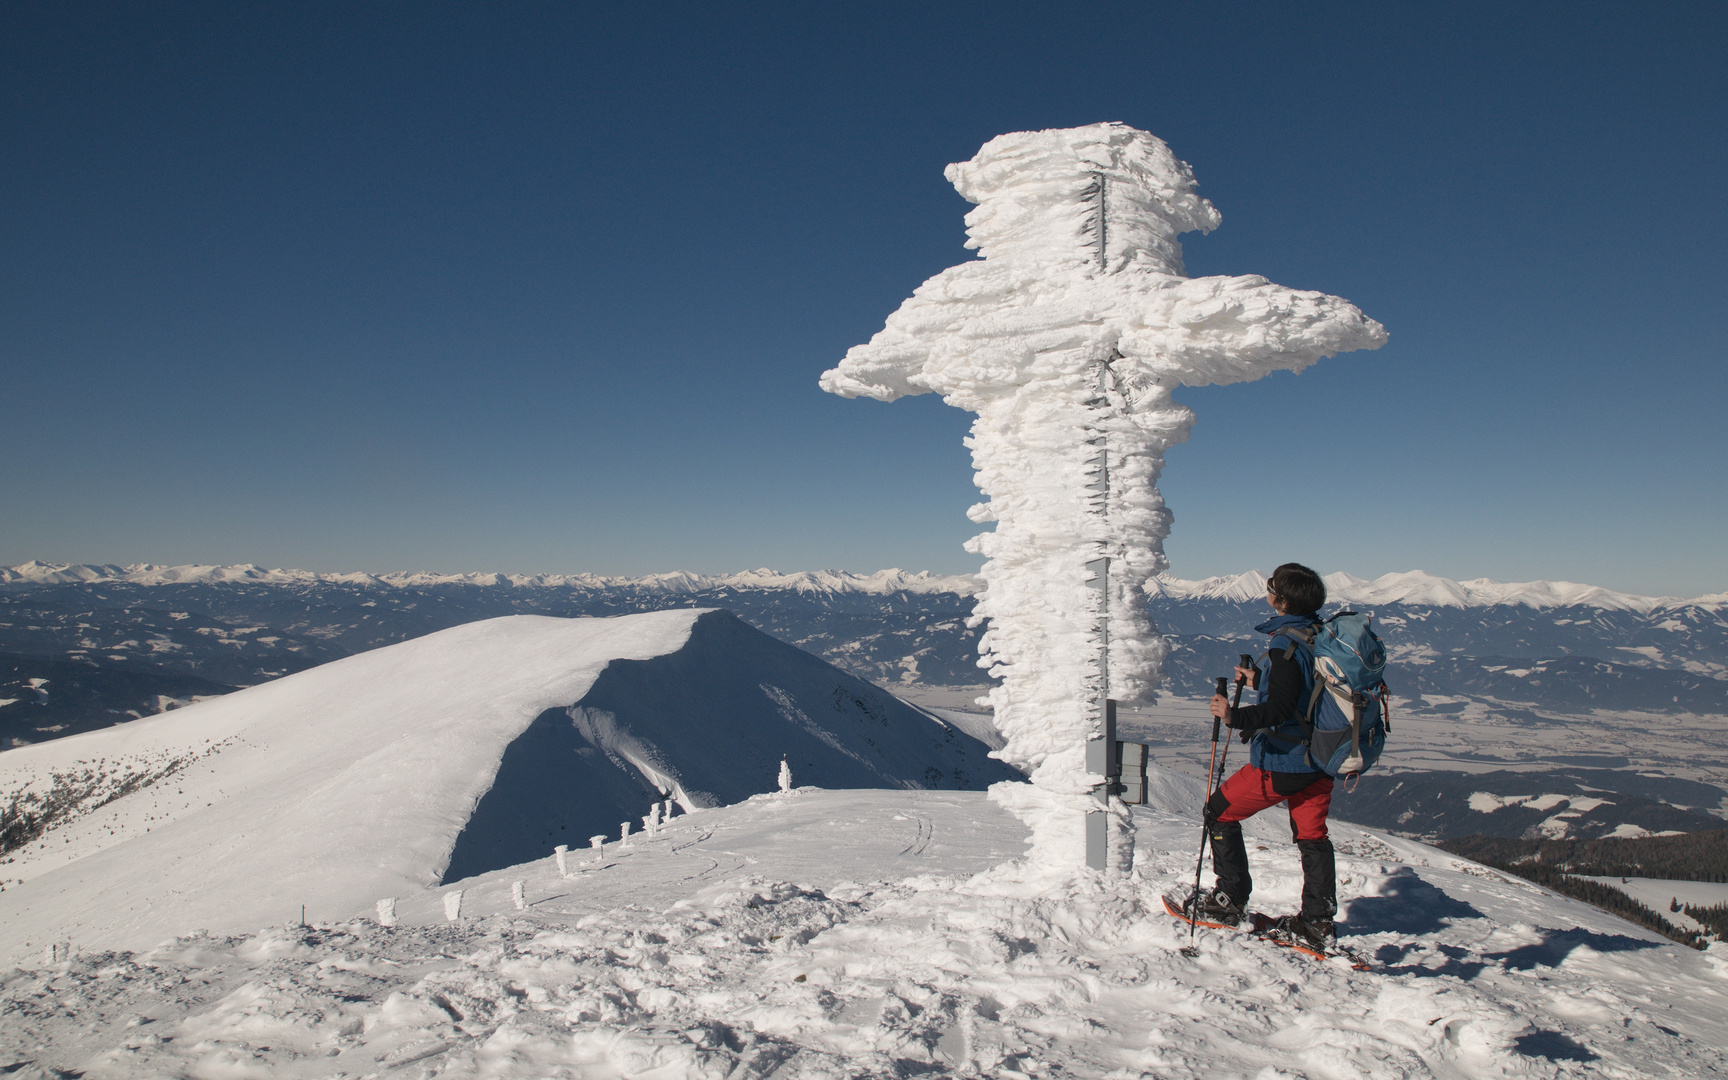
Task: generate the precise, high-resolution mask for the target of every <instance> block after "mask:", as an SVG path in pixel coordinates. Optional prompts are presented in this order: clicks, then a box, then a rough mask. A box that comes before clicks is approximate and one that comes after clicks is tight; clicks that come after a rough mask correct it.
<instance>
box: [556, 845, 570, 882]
mask: <svg viewBox="0 0 1728 1080" xmlns="http://www.w3.org/2000/svg"><path fill="white" fill-rule="evenodd" d="M569 851H570V848H569V847H568V846H567V845H565V844H559V845H558V846H557V847H555V848H553V849H552V861H553V862H555V863H557V864H558V876H559V877H561V878H563V877H569V876H570V867H569V865H568V864H567V863H566V861H565V860H566V859H567V858H568V855H569Z"/></svg>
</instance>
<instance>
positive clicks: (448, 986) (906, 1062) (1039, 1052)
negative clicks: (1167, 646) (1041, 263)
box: [0, 776, 1728, 1080]
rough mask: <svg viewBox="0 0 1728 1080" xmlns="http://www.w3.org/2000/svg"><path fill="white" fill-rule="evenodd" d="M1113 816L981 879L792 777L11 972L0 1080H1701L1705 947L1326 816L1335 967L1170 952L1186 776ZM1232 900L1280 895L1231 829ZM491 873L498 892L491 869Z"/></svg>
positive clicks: (1255, 851)
mask: <svg viewBox="0 0 1728 1080" xmlns="http://www.w3.org/2000/svg"><path fill="white" fill-rule="evenodd" d="M1156 788H1157V797H1158V800H1159V805H1156V806H1152V807H1146V808H1137V809H1136V810H1135V811H1134V813H1135V816H1136V818H1137V821H1138V826H1139V827H1138V830H1137V832H1138V837H1139V842H1140V851H1139V858H1138V859H1137V866H1138V868H1139V869H1138V871H1137V873H1136V875H1135V876H1133V877H1131V878H1125V879H1121V880H1118V881H1116V882H1114V883H1104V882H1098V881H1086V880H1084V879H1082V880H1079V881H1071V882H1068V883H1066V884H1063V885H1061V886H1059V887H1051V886H1050V884H1049V883H1048V882H1047V881H1044V882H1040V883H1033V882H1029V881H1027V880H1025V879H1023V878H1021V877H1018V876H1016V875H1015V874H1013V873H1006V874H1005V873H1003V872H1000V871H986V872H985V873H983V874H981V875H980V874H979V873H978V872H979V871H980V870H985V868H986V867H988V866H990V865H991V864H992V863H994V862H997V861H999V860H1001V859H1002V858H1004V857H1005V856H1006V855H1008V854H1010V853H1011V852H1012V851H1013V850H1014V849H1016V848H1017V847H1018V846H1019V834H1020V829H1019V828H1018V827H1017V826H1016V825H1015V823H1014V822H1013V821H1012V819H1010V818H1009V817H1008V815H1007V814H1005V813H1003V812H1002V811H1001V810H1000V809H998V808H997V807H995V806H993V805H991V804H990V803H989V802H988V801H987V800H986V799H985V797H984V796H982V795H980V794H972V793H958V792H909V791H867V792H841V791H818V790H813V789H808V788H805V789H799V790H797V791H794V792H790V793H787V794H784V795H782V794H772V795H764V796H757V797H755V798H753V799H751V800H749V801H748V802H745V803H742V804H739V805H737V806H732V807H727V808H724V809H721V810H714V811H707V812H705V813H704V814H701V815H697V816H695V817H691V818H684V819H679V820H676V821H674V822H673V823H672V825H671V826H670V827H668V828H667V829H666V830H664V831H663V832H662V833H661V834H660V835H659V836H658V837H657V838H655V839H653V840H643V841H642V842H640V843H639V844H638V845H637V846H636V847H634V848H631V849H629V850H627V851H621V852H616V853H614V854H613V855H611V856H610V857H609V858H608V859H607V861H606V863H605V865H603V866H595V867H591V868H585V869H582V870H580V871H577V872H575V873H574V875H573V876H572V877H568V878H560V877H559V876H558V875H557V873H556V870H555V868H554V867H553V866H552V865H551V860H549V859H542V860H539V861H538V862H536V863H534V864H531V865H527V866H521V867H512V868H510V869H508V870H504V871H500V872H498V873H496V874H492V875H487V876H485V877H482V878H478V879H475V880H472V881H470V882H467V883H465V892H464V900H463V912H464V913H465V914H464V915H463V917H462V918H461V919H460V920H459V921H456V922H449V921H446V920H445V918H444V915H443V906H442V903H441V898H440V896H439V894H437V893H435V892H434V893H426V894H423V895H420V896H416V897H413V898H410V899H408V900H407V901H405V902H404V903H403V904H402V905H401V908H400V910H401V916H402V918H401V925H399V926H396V927H393V928H384V927H380V926H378V925H377V924H376V923H375V922H373V921H372V920H370V919H363V918H352V917H347V916H334V915H332V916H324V915H319V914H317V913H314V914H313V915H312V917H311V918H310V920H309V921H310V922H311V924H312V925H307V926H298V925H289V926H285V927H284V926H280V925H278V926H273V927H265V928H261V929H258V930H257V931H256V932H251V933H246V934H241V935H235V936H222V935H210V934H200V933H197V932H191V933H187V934H185V935H182V936H180V937H177V938H175V939H171V940H165V941H163V942H161V943H160V944H158V945H156V946H155V947H154V948H151V949H149V950H140V951H137V952H105V951H98V950H93V949H89V948H85V949H82V950H79V955H77V956H76V957H75V958H72V959H61V960H56V961H41V960H33V961H32V962H31V963H27V964H25V965H24V966H23V967H22V968H20V969H16V970H13V971H12V972H11V973H10V974H8V975H7V976H6V977H5V978H4V981H3V985H0V1014H4V1015H5V1017H6V1021H5V1022H4V1023H0V1061H4V1062H6V1063H7V1064H8V1065H10V1066H11V1067H12V1070H13V1074H14V1075H22V1076H55V1075H83V1076H85V1077H88V1078H90V1080H131V1078H138V1080H143V1078H145V1077H154V1076H193V1077H228V1076H233V1077H245V1076H258V1077H266V1076H267V1077H271V1078H273V1080H275V1078H281V1080H300V1078H306V1080H312V1078H323V1077H332V1076H343V1075H346V1076H349V1077H364V1076H379V1077H385V1076H410V1077H415V1076H420V1077H425V1076H434V1075H436V1076H439V1077H451V1078H463V1077H475V1078H478V1077H486V1078H489V1080H541V1078H545V1077H559V1076H568V1077H643V1078H652V1080H726V1078H735V1080H743V1078H751V1077H756V1078H764V1077H768V1076H773V1077H775V1078H776V1080H817V1078H828V1080H832V1078H838V1077H847V1078H854V1077H856V1078H883V1080H886V1078H895V1080H899V1078H903V1077H908V1076H931V1077H992V1078H994V1077H1046V1076H1065V1077H1075V1078H1086V1080H1106V1078H1109V1080H1120V1078H1125V1077H1153V1076H1156V1077H1188V1078H1195V1080H1198V1078H1210V1077H1259V1078H1262V1080H1270V1078H1276V1077H1308V1076H1314V1077H1319V1076H1325V1077H1333V1076H1338V1077H1357V1076H1361V1077H1387V1078H1392V1077H1400V1078H1402V1077H1446V1078H1454V1077H1477V1076H1494V1077H1512V1078H1520V1080H1522V1078H1530V1080H1535V1078H1552V1077H1556V1076H1607V1077H1647V1076H1675V1077H1681V1076H1684V1077H1704V1076H1716V1075H1721V1074H1722V1072H1723V1070H1724V1068H1728V1058H1725V1056H1724V1051H1723V1047H1724V1046H1728V1022H1725V1020H1724V1016H1725V1010H1724V1005H1725V1004H1728V1002H1725V996H1724V992H1725V990H1728V958H1725V957H1724V955H1723V953H1722V952H1721V950H1722V949H1723V948H1725V947H1724V946H1716V947H1715V949H1714V951H1712V952H1710V953H1699V952H1696V951H1693V950H1691V949H1686V948H1682V947H1680V946H1676V945H1674V944H1672V943H1669V942H1666V941H1664V940H1662V939H1660V938H1657V937H1655V936H1654V935H1652V934H1649V933H1647V932H1645V931H1643V930H1641V929H1639V928H1637V927H1634V926H1632V925H1630V924H1628V923H1626V922H1623V921H1621V920H1620V919H1617V918H1615V917H1613V916H1610V915H1607V914H1605V913H1603V912H1600V911H1597V910H1595V909H1593V908H1590V907H1587V906H1585V905H1583V904H1580V903H1577V902H1575V901H1571V900H1567V899H1564V898H1561V897H1557V896H1555V895H1554V894H1552V893H1549V892H1547V891H1546V890H1543V889H1539V888H1537V887H1535V886H1532V885H1530V884H1528V883H1525V882H1521V881H1517V880H1511V879H1509V878H1507V877H1505V876H1502V875H1500V874H1498V873H1496V872H1493V871H1490V870H1487V869H1485V868H1483V867H1481V866H1478V865H1475V864H1473V863H1470V862H1468V861H1466V860H1464V859H1460V858H1456V857H1453V856H1450V855H1447V854H1445V853H1444V852H1439V851H1436V850H1434V849H1432V848H1428V847H1425V846H1423V845H1420V844H1415V843H1408V842H1404V841H1399V840H1395V839H1391V838H1385V837H1380V836H1376V835H1374V834H1371V833H1366V832H1363V831H1361V830H1358V829H1354V828H1352V827H1350V826H1344V825H1340V826H1336V827H1335V830H1334V835H1335V838H1336V840H1337V842H1338V845H1339V849H1340V854H1339V873H1340V897H1341V900H1342V902H1343V919H1344V934H1345V940H1346V941H1348V942H1350V943H1352V944H1353V945H1354V946H1355V947H1356V948H1357V949H1358V950H1360V951H1362V952H1364V953H1366V954H1369V955H1370V956H1372V957H1373V958H1374V959H1375V960H1376V962H1377V963H1378V964H1379V965H1380V966H1379V968H1378V970H1376V971H1372V972H1353V971H1350V970H1348V969H1346V968H1342V967H1338V966H1334V965H1331V964H1322V963H1316V962H1314V961H1311V960H1308V959H1307V958H1304V957H1301V956H1298V955H1296V954H1293V953H1289V952H1286V951H1283V950H1278V949H1275V948H1273V947H1271V946H1268V945H1265V944H1262V943H1259V942H1256V941H1252V940H1249V939H1245V938H1243V937H1241V936H1239V935H1236V934H1233V933H1227V932H1217V931H1203V932H1202V933H1201V934H1200V935H1199V938H1198V944H1199V950H1198V955H1197V956H1195V957H1193V958H1188V957H1184V956H1183V955H1182V954H1181V953H1180V952H1179V951H1178V950H1179V948H1180V946H1182V945H1184V944H1185V943H1186V942H1187V934H1186V930H1185V928H1182V927H1179V926H1177V925H1176V924H1175V923H1174V922H1173V921H1172V920H1171V919H1169V918H1168V917H1167V916H1165V915H1164V913H1163V912H1162V910H1161V908H1160V905H1159V903H1158V900H1157V897H1158V894H1159V892H1161V891H1163V890H1166V889H1170V888H1174V887H1177V886H1178V885H1179V884H1180V883H1181V882H1182V881H1183V880H1184V879H1185V878H1186V877H1187V876H1188V875H1189V874H1191V873H1192V870H1193V864H1192V862H1191V861H1190V860H1191V857H1192V853H1193V849H1192V843H1193V841H1194V839H1195V832H1196V830H1195V829H1194V828H1193V824H1194V822H1193V817H1192V814H1191V813H1184V812H1183V811H1184V810H1191V809H1192V808H1191V807H1190V806H1188V805H1187V804H1189V803H1192V802H1196V801H1198V799H1199V798H1200V795H1201V791H1200V785H1199V784H1198V783H1197V782H1192V781H1183V780H1180V779H1179V778H1172V777H1167V776H1161V777H1159V778H1158V782H1157V785H1156ZM1250 835H1251V837H1252V838H1253V842H1252V844H1251V852H1252V855H1253V858H1254V860H1255V864H1254V865H1255V871H1256V877H1257V882H1258V889H1259V891H1258V893H1257V897H1256V900H1257V904H1259V905H1262V906H1264V907H1266V908H1267V909H1268V910H1272V911H1281V910H1285V909H1287V908H1288V907H1289V906H1291V905H1293V904H1294V903H1295V902H1296V899H1297V894H1298V890H1299V888H1300V869H1299V866H1298V865H1297V860H1296V858H1295V854H1294V848H1293V847H1292V846H1291V845H1290V844H1289V843H1288V831H1287V830H1286V829H1285V828H1284V826H1283V824H1282V823H1280V822H1275V821H1274V822H1254V823H1251V825H1250ZM515 881H521V882H522V883H523V884H524V886H525V889H524V892H525V896H526V900H527V909H526V910H523V911H517V910H516V909H515V907H514V905H513V903H512V901H511V888H510V886H511V884H512V882H515Z"/></svg>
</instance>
